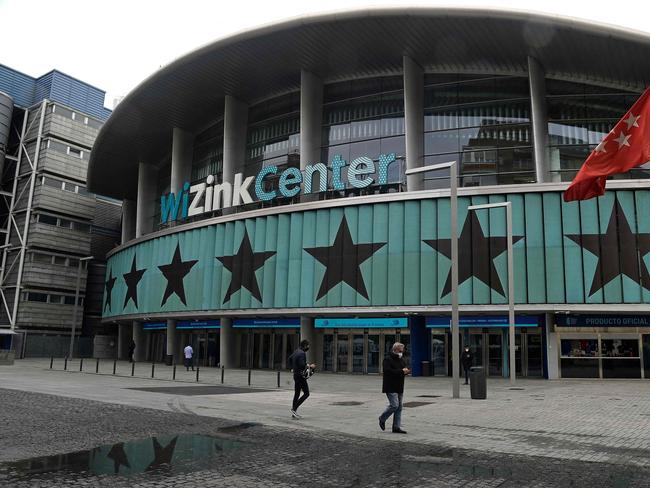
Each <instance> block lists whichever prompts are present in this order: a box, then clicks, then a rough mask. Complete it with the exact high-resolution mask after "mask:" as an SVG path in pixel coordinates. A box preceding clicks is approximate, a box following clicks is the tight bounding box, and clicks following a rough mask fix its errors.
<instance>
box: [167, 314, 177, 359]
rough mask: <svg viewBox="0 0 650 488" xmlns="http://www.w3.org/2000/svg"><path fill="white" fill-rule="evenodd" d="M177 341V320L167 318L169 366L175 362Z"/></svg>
mask: <svg viewBox="0 0 650 488" xmlns="http://www.w3.org/2000/svg"><path fill="white" fill-rule="evenodd" d="M177 342H178V341H177V337H176V321H175V320H172V319H167V347H166V349H165V364H167V365H168V366H169V365H171V364H172V363H173V362H174V357H175V356H176V347H177V346H176V345H177Z"/></svg>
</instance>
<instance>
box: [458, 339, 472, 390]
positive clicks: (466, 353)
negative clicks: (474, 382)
mask: <svg viewBox="0 0 650 488" xmlns="http://www.w3.org/2000/svg"><path fill="white" fill-rule="evenodd" d="M473 360H474V355H473V354H472V351H470V350H469V346H465V348H464V349H463V352H462V353H461V355H460V362H461V364H462V365H463V371H465V384H466V385H467V384H468V382H467V380H468V379H469V368H471V367H472V361H473Z"/></svg>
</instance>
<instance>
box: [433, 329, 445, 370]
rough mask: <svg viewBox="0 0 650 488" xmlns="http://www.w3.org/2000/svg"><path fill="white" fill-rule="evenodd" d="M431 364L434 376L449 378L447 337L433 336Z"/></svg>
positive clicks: (442, 335) (441, 335) (434, 334)
mask: <svg viewBox="0 0 650 488" xmlns="http://www.w3.org/2000/svg"><path fill="white" fill-rule="evenodd" d="M431 363H432V365H433V371H432V373H431V374H432V375H433V376H447V335H446V334H437V333H433V334H432V335H431Z"/></svg>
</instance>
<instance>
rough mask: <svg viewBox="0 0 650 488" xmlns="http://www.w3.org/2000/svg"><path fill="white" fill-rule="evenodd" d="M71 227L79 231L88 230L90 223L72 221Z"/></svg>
mask: <svg viewBox="0 0 650 488" xmlns="http://www.w3.org/2000/svg"><path fill="white" fill-rule="evenodd" d="M73 229H74V230H76V231H79V232H86V233H88V232H90V224H83V223H81V222H73Z"/></svg>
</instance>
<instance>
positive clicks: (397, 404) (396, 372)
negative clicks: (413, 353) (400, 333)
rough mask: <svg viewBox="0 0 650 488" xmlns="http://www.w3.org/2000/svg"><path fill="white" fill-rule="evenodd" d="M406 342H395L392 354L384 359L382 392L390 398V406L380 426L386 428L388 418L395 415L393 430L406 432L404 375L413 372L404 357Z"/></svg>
mask: <svg viewBox="0 0 650 488" xmlns="http://www.w3.org/2000/svg"><path fill="white" fill-rule="evenodd" d="M403 354H404V344H402V343H400V342H396V343H395V344H393V348H392V349H391V353H390V355H388V356H387V357H386V358H385V359H384V364H383V369H384V378H383V382H382V388H381V392H382V393H385V394H386V397H387V398H388V407H386V410H384V413H382V414H381V415H380V416H379V428H380V429H381V430H385V429H386V420H388V418H389V417H390V416H391V415H392V416H393V432H394V433H396V434H406V431H405V430H402V398H403V396H404V377H405V376H406V375H407V374H409V373H410V372H411V370H410V369H408V368H407V367H406V362H405V361H404V359H402V355H403Z"/></svg>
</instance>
